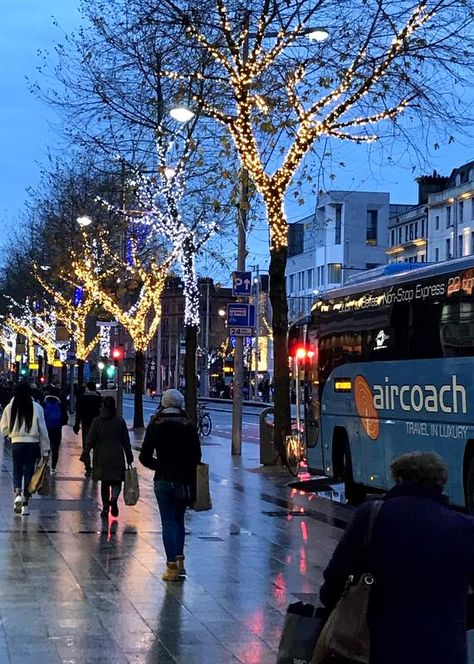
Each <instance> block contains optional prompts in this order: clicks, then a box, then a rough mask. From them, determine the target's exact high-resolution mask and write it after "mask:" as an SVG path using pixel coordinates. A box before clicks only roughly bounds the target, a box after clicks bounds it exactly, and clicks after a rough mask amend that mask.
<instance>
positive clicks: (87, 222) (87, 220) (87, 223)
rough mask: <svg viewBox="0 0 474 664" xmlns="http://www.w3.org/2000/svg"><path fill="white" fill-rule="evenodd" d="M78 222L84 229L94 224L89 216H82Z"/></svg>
mask: <svg viewBox="0 0 474 664" xmlns="http://www.w3.org/2000/svg"><path fill="white" fill-rule="evenodd" d="M76 221H77V223H78V224H79V226H82V228H85V227H86V226H90V224H92V219H91V218H90V217H88V216H87V215H82V216H81V217H78V218H77V219H76Z"/></svg>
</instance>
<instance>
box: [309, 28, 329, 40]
mask: <svg viewBox="0 0 474 664" xmlns="http://www.w3.org/2000/svg"><path fill="white" fill-rule="evenodd" d="M309 30H310V32H305V33H304V34H305V35H306V37H308V39H310V40H311V41H316V42H323V41H326V39H329V32H328V31H327V30H326V28H309Z"/></svg>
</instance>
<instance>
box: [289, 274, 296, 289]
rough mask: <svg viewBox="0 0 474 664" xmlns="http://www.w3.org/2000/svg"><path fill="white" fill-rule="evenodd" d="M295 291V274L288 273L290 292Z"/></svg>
mask: <svg viewBox="0 0 474 664" xmlns="http://www.w3.org/2000/svg"><path fill="white" fill-rule="evenodd" d="M294 292H295V275H294V274H290V293H291V294H293V293H294Z"/></svg>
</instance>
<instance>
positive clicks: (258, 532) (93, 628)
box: [0, 428, 352, 664]
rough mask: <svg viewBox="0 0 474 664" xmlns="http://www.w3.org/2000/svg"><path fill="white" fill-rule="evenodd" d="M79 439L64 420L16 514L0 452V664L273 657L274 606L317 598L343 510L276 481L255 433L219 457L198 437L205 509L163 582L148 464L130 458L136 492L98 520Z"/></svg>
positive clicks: (226, 446) (155, 663)
mask: <svg viewBox="0 0 474 664" xmlns="http://www.w3.org/2000/svg"><path fill="white" fill-rule="evenodd" d="M78 440H79V439H78V437H76V436H74V434H73V433H72V431H71V429H70V428H65V429H64V437H63V445H62V449H61V456H60V463H59V473H58V476H57V477H55V479H54V480H53V492H52V495H51V496H49V497H46V498H41V497H36V496H35V497H34V498H33V500H32V502H31V514H30V516H24V517H22V516H18V515H14V514H13V509H12V487H11V457H10V450H9V448H8V446H5V450H4V451H3V457H2V472H1V474H0V541H1V545H0V619H1V623H0V664H4V663H7V662H11V663H12V664H30V663H31V664H33V662H34V663H35V664H38V662H40V663H42V664H55V663H57V662H63V663H64V664H66V663H67V664H76V663H77V664H89V663H90V664H93V663H94V664H95V663H99V662H102V663H114V664H115V663H116V664H119V663H120V664H122V663H127V662H129V663H136V664H138V663H140V664H141V663H143V664H145V663H146V664H184V663H186V664H208V663H210V662H212V663H214V662H215V663H216V664H217V663H219V664H220V663H222V664H231V663H238V662H240V663H241V664H274V663H275V661H276V649H277V646H278V641H279V637H280V630H281V627H282V624H283V619H284V613H285V610H286V606H287V604H288V603H289V602H291V601H296V600H297V599H302V600H305V601H313V602H314V601H315V600H316V597H317V589H318V586H319V584H320V582H321V575H322V570H323V569H324V567H325V565H326V563H327V561H328V559H329V557H330V555H331V553H332V550H333V549H334V546H335V545H336V543H337V541H338V539H339V538H340V536H341V533H342V531H343V529H344V528H345V526H346V524H347V522H348V521H349V519H350V518H351V513H352V512H351V509H350V508H348V507H347V506H345V505H342V504H338V503H334V502H331V501H329V500H327V499H324V498H320V497H317V496H315V495H314V494H308V493H302V492H298V491H297V490H295V489H291V488H288V487H287V483H288V482H289V481H291V478H290V476H289V475H288V473H287V472H286V471H285V470H283V469H281V468H261V467H260V465H259V460H258V447H257V446H256V445H255V444H252V443H250V444H244V446H243V455H242V457H241V458H232V457H231V456H230V452H229V450H230V442H229V440H228V439H227V438H225V437H218V436H211V437H210V438H208V439H206V440H204V444H203V457H204V461H206V462H208V463H209V464H210V468H211V491H212V498H213V503H214V508H213V510H212V511H209V512H201V513H194V512H192V511H190V512H188V515H187V549H186V568H187V571H188V578H187V580H186V581H184V582H183V583H179V584H178V583H175V584H171V583H168V584H167V583H165V582H164V581H162V580H161V574H162V572H163V569H164V565H165V557H164V550H163V545H162V542H161V530H160V528H161V526H160V518H159V515H158V510H157V507H156V503H155V497H154V494H153V487H152V476H153V473H152V472H151V471H148V470H147V469H144V468H141V467H140V465H139V464H138V468H139V473H140V489H141V498H140V501H139V503H138V504H137V505H136V506H135V507H126V506H125V505H123V503H122V501H121V500H120V502H119V507H120V516H119V518H118V520H109V522H105V523H104V521H103V520H102V519H100V517H99V509H100V507H99V504H98V489H99V487H98V484H97V483H95V482H93V481H92V480H86V479H85V478H84V477H83V474H82V470H83V469H82V464H81V463H80V462H79V454H80V449H79V444H78ZM138 443H139V440H138V441H137V444H138Z"/></svg>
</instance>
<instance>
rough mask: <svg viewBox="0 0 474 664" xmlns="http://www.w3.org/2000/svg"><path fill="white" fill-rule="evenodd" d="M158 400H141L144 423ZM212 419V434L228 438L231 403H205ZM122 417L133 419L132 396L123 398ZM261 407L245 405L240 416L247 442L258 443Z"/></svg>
mask: <svg viewBox="0 0 474 664" xmlns="http://www.w3.org/2000/svg"><path fill="white" fill-rule="evenodd" d="M157 405H158V402H157V401H153V400H152V399H145V400H144V402H143V414H144V419H145V424H146V423H147V422H148V421H149V419H150V417H152V415H153V414H154V413H155V412H156V408H157ZM206 409H207V411H208V412H209V415H210V416H211V420H212V434H213V436H219V437H222V438H230V435H231V432H232V405H231V404H229V403H219V402H217V403H216V402H212V403H208V404H206ZM123 411H124V417H125V419H126V420H127V421H131V420H133V397H131V396H128V395H127V396H125V398H124V409H123ZM260 412H261V408H260V407H258V406H245V407H244V410H243V417H242V437H243V440H244V441H245V442H247V443H255V444H258V443H259V414H260Z"/></svg>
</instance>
